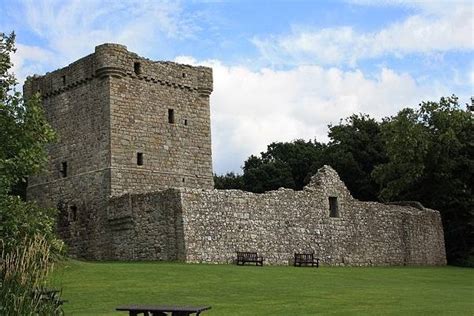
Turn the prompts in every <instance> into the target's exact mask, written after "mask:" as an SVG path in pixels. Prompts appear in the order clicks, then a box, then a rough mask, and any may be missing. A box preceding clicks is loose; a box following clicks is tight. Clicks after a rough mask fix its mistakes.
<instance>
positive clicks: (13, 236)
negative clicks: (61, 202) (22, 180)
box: [0, 195, 63, 254]
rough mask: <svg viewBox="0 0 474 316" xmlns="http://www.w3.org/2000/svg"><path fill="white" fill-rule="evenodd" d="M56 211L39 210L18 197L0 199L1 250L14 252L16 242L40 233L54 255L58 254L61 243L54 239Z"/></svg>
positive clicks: (61, 246)
mask: <svg viewBox="0 0 474 316" xmlns="http://www.w3.org/2000/svg"><path fill="white" fill-rule="evenodd" d="M56 212H57V211H56V209H50V208H41V207H39V206H38V205H36V204H35V203H33V202H25V201H22V200H21V199H20V198H19V197H18V196H11V195H5V196H2V198H0V236H1V237H2V238H1V239H2V242H3V245H2V246H3V249H4V250H5V251H6V252H11V251H14V249H15V248H17V247H19V245H18V242H19V241H21V240H23V239H25V238H33V237H34V236H35V235H36V234H38V233H40V234H41V235H42V236H43V237H44V238H45V239H46V240H48V241H49V243H50V247H51V249H52V250H53V253H54V254H60V252H61V250H62V248H63V243H62V242H61V241H60V240H59V239H57V238H56V234H55V218H56Z"/></svg>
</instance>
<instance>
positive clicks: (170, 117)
mask: <svg viewBox="0 0 474 316" xmlns="http://www.w3.org/2000/svg"><path fill="white" fill-rule="evenodd" d="M168 123H170V124H174V110H173V109H168Z"/></svg>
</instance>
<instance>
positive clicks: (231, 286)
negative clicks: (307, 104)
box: [54, 261, 474, 316]
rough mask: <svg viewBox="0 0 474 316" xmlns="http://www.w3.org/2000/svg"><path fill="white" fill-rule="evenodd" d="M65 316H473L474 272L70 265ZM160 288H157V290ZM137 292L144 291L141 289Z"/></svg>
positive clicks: (65, 270)
mask: <svg viewBox="0 0 474 316" xmlns="http://www.w3.org/2000/svg"><path fill="white" fill-rule="evenodd" d="M54 273H55V274H56V273H59V274H60V276H61V281H62V285H63V286H64V288H66V289H67V291H64V294H63V295H64V299H66V300H67V301H68V303H67V304H65V305H64V310H65V312H66V313H67V314H71V315H76V314H84V315H115V314H114V310H115V307H117V306H119V305H124V304H157V303H159V304H170V305H211V306H212V309H211V310H209V311H206V312H205V313H203V314H202V315H209V316H212V315H329V314H330V315H471V314H472V311H473V310H474V301H473V300H472V293H473V292H474V283H473V282H472V280H473V277H474V269H466V268H458V267H344V268H341V267H324V266H323V267H321V268H319V269H316V268H314V269H313V268H294V267H288V266H271V267H269V266H264V267H263V268H255V267H251V266H247V267H240V266H239V267H238V266H235V265H227V264H223V265H222V264H221V265H219V264H181V263H168V262H162V263H156V262H141V263H138V262H113V263H110V262H109V263H107V262H101V263H99V262H79V261H68V262H67V263H65V264H64V265H63V266H62V267H61V268H56V269H55V272H54ZM157 284H159V286H157ZM137 285H139V286H137Z"/></svg>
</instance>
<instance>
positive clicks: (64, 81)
mask: <svg viewBox="0 0 474 316" xmlns="http://www.w3.org/2000/svg"><path fill="white" fill-rule="evenodd" d="M61 81H62V83H63V86H65V85H66V76H62V77H61Z"/></svg>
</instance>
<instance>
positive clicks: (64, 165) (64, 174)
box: [59, 161, 67, 178]
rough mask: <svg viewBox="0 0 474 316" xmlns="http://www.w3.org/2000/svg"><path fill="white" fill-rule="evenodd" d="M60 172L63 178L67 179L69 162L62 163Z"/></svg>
mask: <svg viewBox="0 0 474 316" xmlns="http://www.w3.org/2000/svg"><path fill="white" fill-rule="evenodd" d="M59 171H60V172H61V176H62V177H63V178H66V177H67V161H63V162H61V170H59Z"/></svg>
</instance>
